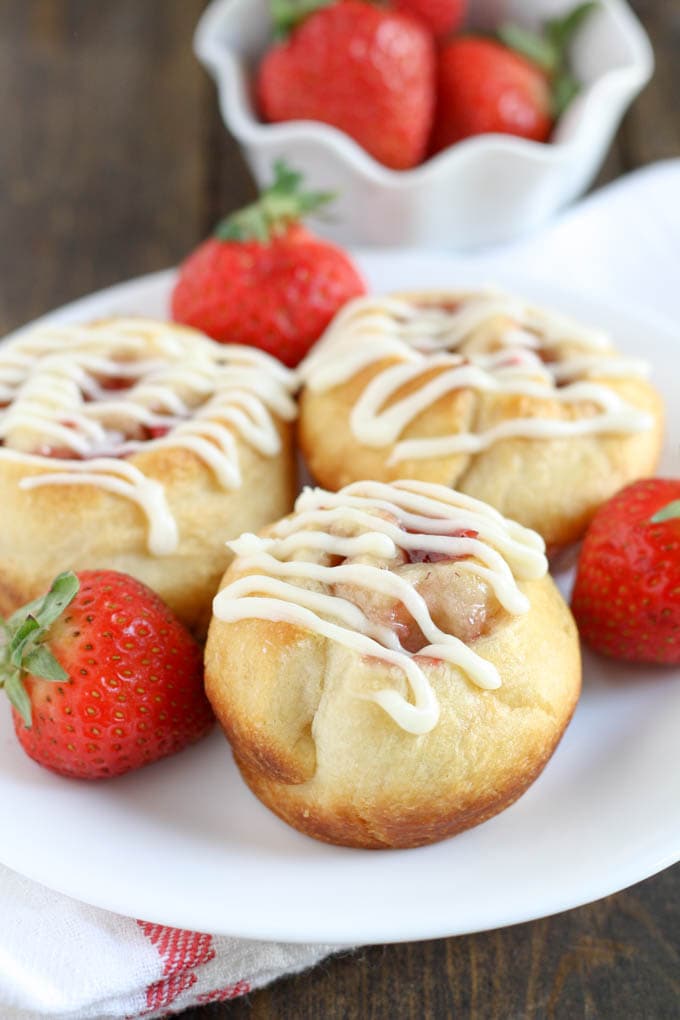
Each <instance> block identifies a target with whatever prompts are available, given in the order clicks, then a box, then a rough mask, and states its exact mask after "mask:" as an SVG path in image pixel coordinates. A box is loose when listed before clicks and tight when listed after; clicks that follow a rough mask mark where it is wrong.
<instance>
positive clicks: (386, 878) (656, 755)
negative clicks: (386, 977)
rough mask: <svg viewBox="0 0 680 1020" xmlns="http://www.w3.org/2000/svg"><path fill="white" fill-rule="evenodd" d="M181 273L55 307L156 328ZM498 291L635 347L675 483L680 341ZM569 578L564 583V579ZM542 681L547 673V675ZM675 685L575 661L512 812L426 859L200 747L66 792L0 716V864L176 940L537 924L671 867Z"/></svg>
mask: <svg viewBox="0 0 680 1020" xmlns="http://www.w3.org/2000/svg"><path fill="white" fill-rule="evenodd" d="M360 261H361V262H362V265H363V267H364V269H365V271H366V273H367V275H368V277H369V279H370V281H371V283H372V284H373V286H374V288H375V289H380V290H385V289H388V288H392V287H399V286H406V285H409V286H412V287H416V286H418V285H425V286H428V285H429V286H437V285H438V284H452V285H457V284H467V283H486V282H488V280H486V279H480V278H479V274H478V273H477V274H475V273H474V272H472V271H470V272H467V273H465V272H463V273H461V272H460V271H459V270H458V269H456V271H455V274H454V273H453V272H452V263H451V262H450V261H448V260H446V259H445V258H443V257H427V256H422V255H417V256H416V255H409V254H408V253H401V254H385V253H382V254H381V253H378V254H372V255H370V256H366V257H364V258H362V259H361V260H360ZM171 281H172V274H170V273H162V274H158V275H155V276H151V277H146V278H144V279H141V280H137V281H134V282H132V283H129V284H124V285H122V286H119V287H115V288H113V289H111V290H108V291H104V292H102V293H100V294H96V295H94V296H92V297H89V298H86V299H85V300H83V301H80V302H77V303H76V304H73V305H70V306H69V307H67V308H65V309H61V310H60V311H59V312H56V313H54V315H53V316H51V317H50V318H52V319H53V320H57V319H58V320H61V321H66V320H86V319H88V318H91V317H96V316H100V315H109V314H115V313H142V314H149V315H164V314H165V312H166V299H167V295H168V291H169V286H170V284H171ZM496 282H499V283H501V284H505V285H507V286H509V287H512V288H514V289H516V290H518V291H520V292H521V293H523V294H525V295H526V296H528V297H532V298H535V299H537V300H540V301H545V302H547V303H550V304H553V305H554V306H555V307H557V308H560V309H561V310H562V311H565V312H568V313H571V314H573V315H576V316H579V317H582V318H584V319H585V320H586V321H589V322H592V323H593V324H597V325H600V326H604V327H606V328H608V329H610V330H611V332H612V334H613V335H614V336H615V337H616V339H617V341H618V343H619V344H620V346H621V347H622V348H623V349H624V350H626V351H629V352H632V351H635V352H641V353H644V355H645V356H646V357H648V358H649V359H650V360H651V362H652V363H653V366H654V378H655V381H656V383H657V385H658V386H659V387H660V389H661V390H662V391H663V392H664V394H665V397H666V398H667V402H668V429H667V436H668V438H667V444H666V450H665V453H664V462H663V464H662V468H661V470H662V471H666V472H670V473H673V474H679V473H680V471H679V470H678V469H679V458H678V442H679V440H680V389H679V388H678V382H677V378H678V375H677V361H678V355H679V354H680V345H679V342H678V338H677V335H673V332H672V331H671V329H670V328H664V327H663V326H662V325H661V324H660V323H659V322H657V321H652V320H651V319H650V317H649V316H646V315H644V314H641V313H632V312H631V311H630V310H628V309H621V308H618V307H617V308H614V307H607V306H606V305H603V304H599V303H596V302H593V301H592V300H586V299H584V298H582V297H577V296H575V295H569V294H567V293H565V292H564V291H559V290H556V289H553V288H552V287H547V286H545V285H543V284H541V285H540V286H538V285H536V284H534V285H532V284H531V282H530V281H526V280H524V281H518V280H516V279H511V278H508V277H507V276H504V277H501V276H497V277H496ZM561 581H562V582H563V584H564V585H565V586H567V585H568V583H569V578H568V575H567V574H565V575H564V576H563V577H562V578H561ZM546 666H547V668H549V663H547V664H546ZM679 731H680V672H679V671H677V670H661V669H651V668H646V667H642V668H635V667H632V666H623V665H616V664H613V663H609V662H605V661H603V660H601V659H598V658H595V657H591V656H589V655H586V657H585V685H584V693H583V697H582V700H581V703H580V705H579V707H578V709H577V712H576V715H575V717H574V719H573V722H572V724H571V726H570V727H569V730H568V731H567V734H566V736H565V737H564V740H563V741H562V744H561V745H560V747H559V749H558V751H557V753H556V755H555V757H554V758H553V760H552V761H551V762H550V764H549V765H548V768H547V769H546V771H545V772H544V774H543V775H542V776H541V777H540V779H539V780H538V781H537V782H536V783H535V784H534V786H532V787H531V789H530V790H529V791H528V793H526V794H525V796H524V797H522V798H521V800H520V801H519V802H518V803H517V804H515V805H514V806H513V807H511V808H510V809H509V810H507V811H505V812H504V813H503V814H501V815H499V816H498V817H496V818H494V819H492V820H491V821H489V822H486V823H485V824H484V825H481V826H479V827H478V828H476V829H472V830H471V831H469V832H466V833H463V834H462V835H460V836H457V837H456V838H455V839H452V840H448V841H446V842H443V843H439V844H437V845H436V846H431V847H426V848H424V849H420V850H406V851H404V850H402V851H379V852H375V851H357V850H348V849H343V848H338V847H330V846H325V845H323V844H321V843H317V842H315V841H314V840H312V839H308V838H306V837H305V836H302V835H300V834H298V833H297V832H295V831H293V830H292V829H289V828H288V827H287V826H286V825H284V823H283V822H281V821H279V820H278V819H277V818H275V817H274V816H273V815H272V814H270V813H269V812H268V811H267V810H266V809H265V808H264V807H262V806H261V805H260V804H259V802H258V801H257V800H256V799H255V798H254V797H253V796H252V794H251V793H250V792H249V791H248V790H247V788H246V787H245V786H244V784H243V783H242V782H241V779H240V777H239V775H238V772H237V770H236V767H235V766H234V763H233V761H232V759H231V755H230V752H229V749H228V746H227V744H226V742H225V741H224V739H223V738H222V737H221V735H220V734H218V733H215V734H213V736H212V737H210V738H209V739H208V740H206V741H205V742H204V743H203V744H201V745H199V746H197V747H195V748H192V749H190V750H188V751H185V752H184V753H182V754H180V755H177V756H176V757H174V758H171V759H168V760H166V761H164V762H160V763H158V764H156V765H153V766H151V767H149V768H147V769H145V770H143V771H141V772H138V773H136V774H134V773H133V774H131V775H128V776H124V777H122V778H120V779H117V780H113V781H111V782H109V783H101V784H92V785H91V784H88V783H81V782H76V781H69V780H64V779H60V778H59V777H57V776H54V775H51V774H50V773H49V772H46V771H44V770H43V769H41V768H39V767H38V766H37V765H35V764H34V763H33V762H31V761H30V760H29V759H28V758H26V757H25V756H24V754H23V752H22V751H21V750H20V748H19V746H18V744H17V743H16V741H15V739H14V735H13V731H12V725H11V720H10V713H9V708H8V707H3V708H0V816H1V817H2V818H3V819H4V822H3V825H2V838H1V839H0V861H1V862H2V863H4V864H6V865H8V866H9V867H11V868H14V869H15V870H16V871H18V872H21V873H22V874H24V875H26V876H28V877H30V878H33V879H36V880H38V881H40V882H42V883H44V884H45V885H48V886H50V887H51V888H53V889H57V890H60V891H61V892H64V893H68V894H70V895H71V896H74V897H76V898H78V899H80V900H84V901H86V902H88V903H93V904H96V905H98V906H101V907H105V908H108V909H110V910H114V911H117V912H119V913H123V914H127V915H131V916H134V917H139V918H144V919H147V920H150V921H156V922H159V923H165V924H170V925H175V926H179V927H185V928H191V929H198V930H204V931H210V932H213V933H223V934H226V935H240V936H246V937H252V938H262V939H282V940H289V941H317V940H318V941H323V942H330V943H336V944H349V943H356V942H389V941H402V940H411V939H421V938H431V937H432V938H434V937H437V936H445V935H457V934H464V933H467V932H473V931H480V930H484V929H488V928H496V927H500V926H502V925H507V924H513V923H516V922H520V921H527V920H531V919H533V918H536V917H541V916H545V915H548V914H552V913H556V912H558V911H560V910H565V909H567V908H570V907H575V906H578V905H580V904H582V903H586V902H589V901H591V900H594V899H597V898H598V897H601V896H605V895H607V894H609V893H611V892H615V891H617V890H619V889H622V888H624V887H625V886H627V885H630V884H632V883H633V882H637V881H639V880H641V879H643V878H646V877H647V876H649V875H652V874H654V873H655V872H657V871H660V870H661V869H662V868H664V867H666V866H668V865H670V864H672V863H674V862H675V861H676V860H678V859H679V858H680V769H678V767H677V734H678V732H679Z"/></svg>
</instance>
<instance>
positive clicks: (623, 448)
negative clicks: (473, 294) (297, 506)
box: [298, 292, 664, 548]
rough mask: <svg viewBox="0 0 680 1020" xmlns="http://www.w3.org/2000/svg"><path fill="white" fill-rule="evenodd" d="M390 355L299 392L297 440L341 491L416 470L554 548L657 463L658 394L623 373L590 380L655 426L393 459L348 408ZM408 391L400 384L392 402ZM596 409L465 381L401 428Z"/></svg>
mask: <svg viewBox="0 0 680 1020" xmlns="http://www.w3.org/2000/svg"><path fill="white" fill-rule="evenodd" d="M462 296H463V295H458V294H455V295H454V294H451V293H448V294H446V293H443V292H431V293H426V294H422V293H420V294H399V295H397V297H405V298H410V299H412V300H415V301H419V302H420V303H423V304H434V305H436V304H442V303H444V304H445V303H446V302H447V301H448V302H451V301H452V300H454V299H460V297H462ZM390 363H391V361H390V360H383V361H381V362H378V363H375V364H373V365H371V366H369V367H368V368H366V369H363V370H362V371H361V372H358V373H357V374H356V375H355V376H354V377H353V378H351V379H350V380H348V381H347V382H346V383H343V384H342V385H339V386H336V387H334V388H333V389H330V390H326V391H324V392H320V393H319V392H313V391H311V390H310V389H309V388H305V389H304V390H303V391H302V394H301V398H300V416H299V419H298V442H299V445H300V448H301V450H302V453H303V455H304V458H305V461H306V463H307V465H308V467H309V470H310V472H311V474H312V475H313V477H314V478H315V480H316V481H317V482H318V483H319V484H320V485H322V486H323V487H324V488H329V489H332V490H337V489H340V488H342V487H343V486H345V485H348V484H349V483H351V482H355V481H358V480H360V479H363V478H371V479H374V480H376V481H382V482H391V481H394V480H395V479H397V478H412V479H417V480H419V481H425V482H436V483H439V484H442V485H448V486H450V487H452V488H456V489H458V490H459V491H460V492H464V493H467V494H468V495H470V496H474V497H476V498H478V499H481V500H484V501H485V502H488V503H490V504H492V506H495V507H496V508H497V509H498V510H500V511H501V513H502V514H504V515H505V516H508V517H512V518H514V519H515V520H517V521H519V522H520V523H521V524H524V525H526V526H527V527H530V528H534V529H535V530H536V531H538V532H539V533H540V534H541V535H543V537H544V539H545V540H546V543H547V544H548V545H549V546H550V547H551V548H557V547H560V546H563V545H566V544H567V543H569V542H571V541H574V540H575V539H577V538H578V537H579V536H580V535H581V534H582V533H583V531H584V530H585V528H586V526H587V524H588V522H589V521H590V519H591V517H592V516H593V514H594V513H595V510H596V509H597V508H598V506H600V505H601V504H602V503H603V502H604V501H605V500H607V499H608V498H610V497H611V496H612V495H613V494H614V493H615V492H617V491H618V490H619V489H620V488H622V487H623V486H624V485H627V484H628V483H629V482H632V481H634V480H635V479H637V478H641V477H644V476H646V475H650V474H653V473H654V471H655V469H656V466H657V464H658V460H659V456H660V453H661V447H662V441H663V418H664V412H663V404H662V401H661V397H660V395H659V393H658V392H657V391H656V390H655V389H654V387H653V386H652V385H651V384H650V383H648V382H647V381H646V380H644V379H641V378H625V379H623V378H620V377H613V378H597V379H596V378H593V379H592V380H591V381H592V382H598V383H602V384H604V385H605V386H607V387H608V388H609V389H610V390H612V391H614V392H616V393H618V394H619V395H620V396H622V397H623V398H624V399H625V400H626V401H628V402H629V403H630V404H631V405H632V406H633V407H635V408H637V409H639V410H642V411H646V412H648V413H650V414H651V415H652V417H653V419H654V427H653V428H652V429H650V430H649V431H646V432H640V433H636V434H618V435H590V436H588V435H584V436H574V437H569V438H565V439H525V438H513V439H505V440H501V441H498V442H496V443H494V444H493V445H492V446H490V447H489V448H488V449H486V450H483V451H481V452H480V453H478V454H475V455H473V456H470V455H461V454H452V455H448V456H442V457H428V458H422V459H410V460H400V461H397V462H396V463H394V464H391V463H390V456H391V454H392V453H393V451H394V445H395V444H391V445H388V446H384V447H380V448H371V447H368V446H365V445H364V444H363V443H361V442H360V441H359V440H357V438H356V437H355V435H354V434H353V432H352V429H351V427H350V415H351V412H352V409H353V407H354V406H355V404H356V402H357V400H358V398H359V396H360V395H361V393H362V392H363V391H364V390H365V388H366V386H367V385H368V383H369V382H370V380H371V379H372V378H373V377H374V376H375V375H376V374H378V373H379V372H381V371H382V370H383V369H384V368H386V367H387V366H388V365H389V364H390ZM445 370H446V369H445V368H440V369H439V370H438V371H439V372H443V371H445ZM434 374H437V372H436V371H435V372H433V375H434ZM407 393H408V388H407V387H404V388H402V389H401V390H400V391H399V392H398V393H397V394H395V396H394V398H393V400H396V399H400V398H401V397H403V396H406V395H407ZM385 406H389V403H388V404H386V405H385ZM593 410H594V409H593V407H592V406H590V407H589V406H588V405H585V404H576V405H574V404H571V405H569V404H563V403H561V402H558V401H556V400H555V401H546V400H538V399H536V398H533V397H531V398H530V397H518V396H507V395H506V396H499V395H494V394H490V393H487V394H479V393H476V392H474V391H472V390H470V389H462V390H457V391H455V392H453V393H450V394H448V395H447V396H445V397H442V398H441V399H439V400H437V401H436V402H435V403H433V404H432V405H430V406H429V407H428V408H426V409H425V410H424V411H423V412H422V413H421V414H420V415H419V416H418V417H417V418H416V419H415V420H414V421H413V422H412V423H411V424H410V425H409V426H408V427H407V428H406V429H405V430H404V432H403V434H402V435H401V436H400V441H401V440H405V439H415V438H423V437H425V436H445V435H453V434H456V433H458V432H462V431H468V430H470V429H472V430H473V431H476V432H480V431H482V430H484V429H486V428H489V427H490V426H492V425H493V424H495V423H497V422H499V421H503V420H508V419H509V418H511V417H514V416H522V417H539V416H540V417H545V418H554V419H562V420H568V419H570V418H573V417H583V416H588V415H590V414H592V413H593Z"/></svg>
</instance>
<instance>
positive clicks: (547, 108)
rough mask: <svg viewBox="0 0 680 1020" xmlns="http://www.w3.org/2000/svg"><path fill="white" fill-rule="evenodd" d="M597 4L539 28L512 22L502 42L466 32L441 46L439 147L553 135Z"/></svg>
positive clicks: (573, 89) (435, 138) (574, 86)
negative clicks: (476, 139) (578, 37)
mask: <svg viewBox="0 0 680 1020" xmlns="http://www.w3.org/2000/svg"><path fill="white" fill-rule="evenodd" d="M596 6H597V4H596V3H593V2H590V0H589V2H587V3H582V4H579V5H578V6H577V7H575V8H573V10H571V11H569V12H568V13H567V14H566V15H564V16H562V17H559V18H553V19H551V20H549V21H547V22H546V23H545V24H544V25H543V28H542V31H541V32H540V33H536V32H532V31H529V30H528V29H525V28H523V27H522V26H520V25H516V24H506V25H502V26H501V28H500V29H499V32H498V35H499V37H500V39H501V42H495V41H494V40H493V39H488V38H482V37H476V36H467V37H461V38H458V39H454V40H452V41H451V42H450V43H448V44H447V45H445V46H444V47H442V49H441V51H440V53H439V61H438V67H437V110H436V113H435V122H434V129H433V133H432V143H431V149H432V151H433V152H439V151H440V150H441V149H445V148H447V146H449V145H453V144H454V143H455V142H458V141H460V140H461V139H463V138H468V137H470V136H472V135H479V134H486V133H487V132H500V133H501V134H510V135H519V136H521V137H523V138H529V139H532V140H533V141H536V142H545V141H547V139H548V137H549V135H550V132H551V131H552V128H553V124H554V121H555V118H557V117H559V116H560V115H561V114H562V113H563V111H564V110H565V109H566V107H567V106H568V105H569V103H570V102H571V100H572V99H573V98H574V96H575V95H576V93H577V92H578V90H579V87H580V86H579V83H578V81H577V79H576V78H575V77H574V75H573V74H572V73H571V71H570V69H569V59H568V58H569V47H570V44H571V42H572V40H573V38H574V36H575V34H576V32H577V31H578V29H579V28H580V27H581V25H582V24H583V22H584V20H585V19H586V18H587V17H588V16H589V15H590V13H591V11H592V10H593V9H594V8H595V7H596Z"/></svg>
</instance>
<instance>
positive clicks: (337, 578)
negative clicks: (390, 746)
mask: <svg viewBox="0 0 680 1020" xmlns="http://www.w3.org/2000/svg"><path fill="white" fill-rule="evenodd" d="M295 510H296V512H295V514H294V515H293V516H291V517H288V518H284V520H282V521H280V522H279V523H278V524H277V525H275V526H274V527H273V528H272V529H271V533H270V536H269V537H267V538H261V537H258V536H256V535H250V534H246V535H242V536H241V537H240V538H238V539H236V540H235V541H233V542H229V543H228V545H229V547H230V548H231V549H232V551H233V552H234V553H235V554H236V557H237V559H236V562H235V570H236V571H237V572H239V573H241V574H242V576H240V577H238V578H237V579H236V580H235V581H232V582H231V584H229V585H227V586H226V587H225V588H223V589H222V591H221V592H219V594H218V595H217V596H216V597H215V599H214V602H213V611H214V614H215V616H216V617H217V619H219V620H223V621H225V622H230V623H233V622H235V621H237V620H246V619H263V620H271V621H273V622H285V623H290V624H292V625H294V626H297V627H301V628H303V629H305V630H310V631H312V632H314V633H315V634H318V635H320V636H321V637H325V638H327V639H328V640H330V641H336V642H338V643H339V644H341V645H344V646H345V647H347V648H350V649H352V650H354V651H355V652H357V653H358V654H360V655H367V656H374V657H377V658H379V659H381V660H383V661H385V662H387V663H389V664H390V665H391V666H394V667H397V668H398V669H400V670H401V671H402V672H403V673H404V674H405V676H406V679H407V681H408V684H409V687H410V690H411V694H412V698H413V701H412V702H411V701H409V700H407V699H406V698H405V697H403V695H402V694H400V693H399V692H398V691H396V690H392V689H385V690H380V691H376V692H374V693H372V694H370V695H363V697H366V698H369V699H371V700H374V701H376V702H377V703H378V704H379V705H380V706H381V707H382V708H383V709H384V710H385V711H386V712H387V713H388V715H390V716H391V718H392V719H393V720H394V721H395V722H396V723H397V725H399V726H400V727H401V728H402V729H404V730H406V731H407V732H409V733H414V734H420V733H428V732H429V731H430V730H431V729H432V728H433V727H434V726H435V725H436V723H437V720H438V718H439V704H438V702H437V699H436V697H435V695H434V692H433V690H432V687H431V686H430V683H429V681H428V679H427V676H426V674H425V672H424V671H423V668H422V665H421V662H422V658H423V657H427V658H433V659H437V660H442V661H445V662H449V663H451V664H452V665H454V666H457V667H458V668H460V669H461V670H462V671H463V672H464V673H465V674H466V675H467V676H468V678H469V679H470V680H471V681H472V683H474V684H476V685H477V686H479V687H482V688H485V689H494V688H497V687H499V686H500V684H501V678H500V676H499V674H498V671H497V670H496V668H495V666H493V664H492V663H490V662H488V661H487V660H485V659H483V658H482V657H481V656H480V655H478V654H477V653H476V652H475V651H474V650H473V649H472V648H471V647H469V646H468V645H466V644H465V643H464V642H463V641H461V640H460V639H459V638H457V637H455V636H453V635H451V634H447V633H445V632H444V631H442V630H440V628H439V627H437V626H436V625H435V623H434V621H433V619H432V617H431V615H430V611H429V609H428V606H427V603H426V601H425V599H424V598H423V597H422V596H421V595H420V593H419V592H418V591H416V589H415V588H414V587H413V586H412V585H411V584H410V583H409V582H408V581H407V580H406V579H405V578H404V577H403V576H401V575H399V574H397V573H395V572H394V571H392V570H391V569H390V568H389V563H390V561H392V560H393V559H394V557H395V556H396V555H397V553H398V551H399V550H403V551H404V552H406V553H408V550H419V551H426V552H431V553H436V554H438V555H439V556H441V557H443V558H446V559H448V560H455V561H456V570H460V571H463V572H470V573H473V574H475V575H476V576H477V577H480V578H483V579H484V581H486V582H487V583H488V585H489V586H490V588H491V589H492V590H493V591H494V593H495V595H496V597H497V598H498V601H499V602H500V603H501V605H502V606H503V608H504V609H505V610H506V611H507V612H509V613H512V614H519V613H525V612H527V611H528V610H529V608H530V606H529V601H528V599H527V597H526V595H525V594H524V593H523V592H522V591H521V589H520V588H519V587H518V584H517V581H518V580H531V579H536V578H540V577H543V576H544V575H545V573H546V571H547V561H546V558H545V555H544V550H545V546H544V543H543V540H542V539H541V537H540V536H539V535H537V534H536V533H535V532H533V531H530V530H528V529H527V528H523V527H522V526H521V525H519V524H516V523H515V522H513V521H509V520H507V519H506V518H504V517H503V516H502V515H501V514H500V513H498V511H496V510H494V509H492V508H491V507H490V506H488V505H487V504H485V503H482V502H480V501H479V500H476V499H473V498H472V497H470V496H465V495H462V494H461V493H458V492H454V491H452V490H451V489H448V488H446V487H444V486H441V485H432V484H428V483H425V482H413V481H398V482H395V483H393V484H392V485H386V484H383V483H380V482H356V483H354V484H353V485H348V486H347V487H346V488H344V489H341V490H340V492H337V493H331V492H326V491H325V490H323V489H306V490H305V491H304V492H303V493H301V495H300V496H299V497H298V499H297V502H296V504H295ZM333 557H339V558H341V559H342V560H343V561H344V562H340V563H338V564H337V565H333V564H332V558H333ZM366 557H368V558H369V559H370V558H373V559H374V560H376V561H377V562H373V563H371V562H362V561H361V558H366ZM329 558H331V563H330V564H329V563H327V562H318V560H319V559H325V560H328V559H329ZM315 560H316V561H315ZM338 586H339V591H338ZM352 591H355V592H357V593H371V594H373V595H378V596H386V597H388V598H390V599H392V600H394V601H395V602H399V603H401V604H402V605H403V606H404V608H405V609H406V611H407V612H408V613H409V614H410V616H411V617H412V619H413V621H414V622H415V623H416V624H417V626H418V627H419V628H420V630H421V632H422V634H423V637H424V638H425V641H426V642H427V644H426V646H425V647H423V648H422V649H421V650H420V651H419V652H418V653H417V654H416V655H414V654H412V653H410V652H408V651H407V650H406V649H405V648H403V647H402V645H401V642H400V640H399V635H398V632H397V630H396V629H395V628H393V627H390V626H388V625H386V624H384V623H382V622H380V621H376V620H372V619H370V618H369V616H367V614H366V613H365V611H364V609H362V608H361V606H360V605H359V604H356V603H355V602H352V601H351V592H352ZM348 592H349V593H350V594H348ZM419 659H420V660H421V661H420V662H419V661H418V660H419Z"/></svg>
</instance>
